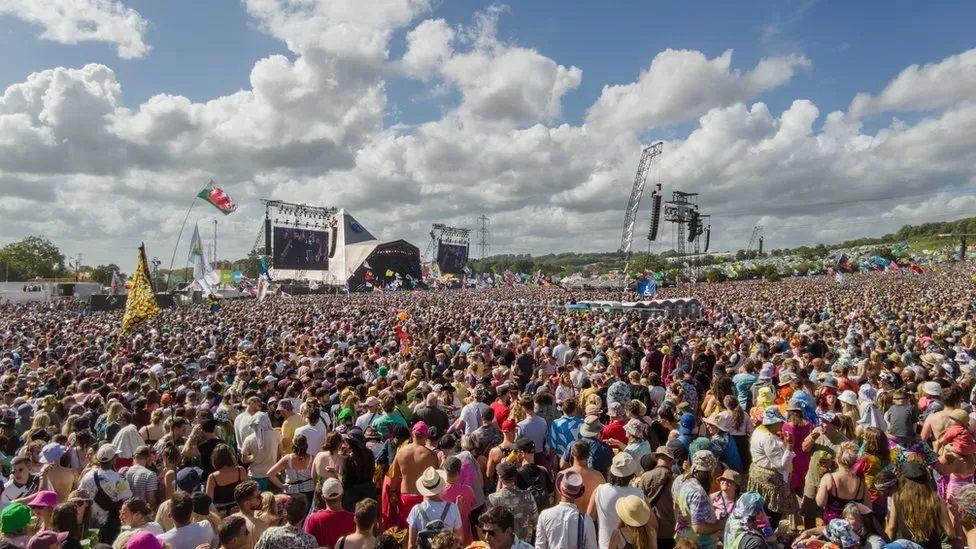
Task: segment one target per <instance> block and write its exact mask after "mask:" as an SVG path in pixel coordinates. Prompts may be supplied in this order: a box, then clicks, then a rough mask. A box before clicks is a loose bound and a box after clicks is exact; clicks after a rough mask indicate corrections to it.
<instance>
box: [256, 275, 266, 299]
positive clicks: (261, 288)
mask: <svg viewBox="0 0 976 549" xmlns="http://www.w3.org/2000/svg"><path fill="white" fill-rule="evenodd" d="M267 294H268V283H267V282H265V280H264V277H263V276H259V277H258V291H257V298H258V301H264V298H265V296H266V295H267Z"/></svg>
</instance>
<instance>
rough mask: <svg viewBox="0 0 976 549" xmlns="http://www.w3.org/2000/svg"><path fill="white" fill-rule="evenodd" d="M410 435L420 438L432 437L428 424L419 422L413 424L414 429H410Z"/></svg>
mask: <svg viewBox="0 0 976 549" xmlns="http://www.w3.org/2000/svg"><path fill="white" fill-rule="evenodd" d="M410 434H411V435H413V436H415V437H419V438H428V437H430V428H429V427H427V423H426V422H423V421H418V422H417V423H414V424H413V428H411V429H410Z"/></svg>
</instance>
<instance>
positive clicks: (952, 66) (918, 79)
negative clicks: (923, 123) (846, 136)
mask: <svg viewBox="0 0 976 549" xmlns="http://www.w3.org/2000/svg"><path fill="white" fill-rule="evenodd" d="M960 101H976V49H971V50H967V51H964V52H962V53H959V54H956V55H952V56H949V57H946V58H945V59H943V60H941V61H939V62H937V63H929V64H926V65H923V66H921V67H920V66H918V65H911V66H909V67H908V68H906V69H904V70H903V71H901V72H900V73H898V76H896V77H895V79H894V80H892V81H891V82H889V83H888V85H887V86H885V88H884V89H883V90H881V93H880V94H878V95H877V96H872V95H870V94H867V93H859V94H857V95H856V96H855V97H854V100H853V101H851V106H850V108H849V109H848V112H849V114H850V115H851V116H853V117H854V118H860V117H862V116H865V115H868V114H873V113H879V112H890V111H931V110H937V109H942V108H945V107H949V106H952V105H954V104H956V103H958V102H960Z"/></svg>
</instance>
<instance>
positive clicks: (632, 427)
mask: <svg viewBox="0 0 976 549" xmlns="http://www.w3.org/2000/svg"><path fill="white" fill-rule="evenodd" d="M645 425H647V424H646V423H644V422H643V421H641V420H639V419H636V418H634V419H631V420H630V421H628V422H627V424H626V425H624V432H625V433H627V434H628V435H630V436H632V437H640V436H641V435H643V434H644V426H645Z"/></svg>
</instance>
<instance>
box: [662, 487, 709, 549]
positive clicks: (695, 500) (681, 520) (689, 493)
mask: <svg viewBox="0 0 976 549" xmlns="http://www.w3.org/2000/svg"><path fill="white" fill-rule="evenodd" d="M671 495H672V497H674V519H675V526H674V539H676V540H681V539H692V540H694V541H696V542H697V543H698V546H699V547H701V548H702V549H710V548H712V547H715V544H716V539H715V534H702V535H698V534H696V533H695V531H694V530H693V529H692V525H693V524H712V523H714V522H715V520H716V519H715V508H714V507H713V506H712V500H711V499H710V498H709V497H708V492H706V491H705V489H704V488H702V486H701V484H698V481H697V480H695V479H693V478H685V477H678V478H676V479H674V483H673V484H672V485H671Z"/></svg>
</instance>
